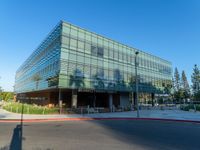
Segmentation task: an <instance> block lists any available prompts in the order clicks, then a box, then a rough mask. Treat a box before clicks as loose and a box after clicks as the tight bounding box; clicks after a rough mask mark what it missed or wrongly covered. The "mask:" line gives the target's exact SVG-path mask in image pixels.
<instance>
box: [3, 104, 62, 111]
mask: <svg viewBox="0 0 200 150" xmlns="http://www.w3.org/2000/svg"><path fill="white" fill-rule="evenodd" d="M3 109H5V110H7V111H10V112H14V113H22V112H23V114H56V113H58V112H59V109H58V108H48V107H44V106H37V105H31V104H22V103H18V102H8V103H5V104H4V105H3Z"/></svg>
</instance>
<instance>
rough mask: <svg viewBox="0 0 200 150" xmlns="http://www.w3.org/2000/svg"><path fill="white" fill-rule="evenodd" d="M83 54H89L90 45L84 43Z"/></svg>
mask: <svg viewBox="0 0 200 150" xmlns="http://www.w3.org/2000/svg"><path fill="white" fill-rule="evenodd" d="M85 53H88V54H90V53H91V45H90V44H88V43H85Z"/></svg>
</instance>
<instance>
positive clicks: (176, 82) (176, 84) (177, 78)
mask: <svg viewBox="0 0 200 150" xmlns="http://www.w3.org/2000/svg"><path fill="white" fill-rule="evenodd" d="M174 88H175V91H179V90H180V75H179V72H178V69H177V67H176V68H175V72H174Z"/></svg>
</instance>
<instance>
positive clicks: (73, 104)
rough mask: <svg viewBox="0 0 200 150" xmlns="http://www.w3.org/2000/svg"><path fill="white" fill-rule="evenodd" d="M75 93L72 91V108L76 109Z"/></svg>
mask: <svg viewBox="0 0 200 150" xmlns="http://www.w3.org/2000/svg"><path fill="white" fill-rule="evenodd" d="M77 97H78V96H77V91H76V90H72V108H77V102H78V100H77Z"/></svg>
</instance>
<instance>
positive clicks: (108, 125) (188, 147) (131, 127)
mask: <svg viewBox="0 0 200 150" xmlns="http://www.w3.org/2000/svg"><path fill="white" fill-rule="evenodd" d="M21 149H24V150H65V149H66V150H79V149H80V150H143V149H148V150H165V149H168V150H177V149H179V150H184V149H185V150H200V124H195V123H182V122H165V121H147V120H145V121H143V120H123V121H122V120H121V121H120V120H118V121H117V120H99V121H97V120H96V121H65V122H46V123H24V124H23V127H22V128H21V125H20V124H17V123H0V150H21Z"/></svg>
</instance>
